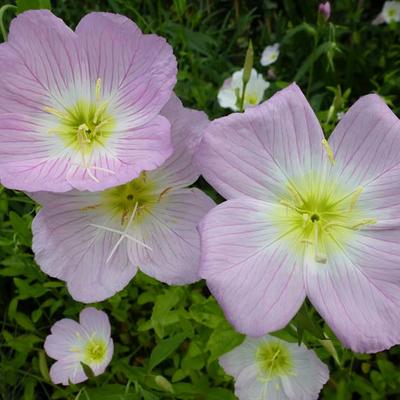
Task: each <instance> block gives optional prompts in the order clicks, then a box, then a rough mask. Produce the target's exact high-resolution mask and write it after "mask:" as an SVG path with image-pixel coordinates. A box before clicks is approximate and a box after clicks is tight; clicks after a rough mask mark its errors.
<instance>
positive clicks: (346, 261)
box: [305, 230, 400, 353]
mask: <svg viewBox="0 0 400 400" xmlns="http://www.w3.org/2000/svg"><path fill="white" fill-rule="evenodd" d="M395 233H396V232H395ZM381 234H382V232H379V235H377V234H376V232H375V233H374V232H373V231H372V230H362V231H360V232H359V233H358V234H355V237H354V239H353V240H352V241H351V242H349V243H348V244H347V246H346V247H345V246H343V245H341V244H340V242H339V241H332V243H331V244H330V245H331V246H332V248H331V249H330V251H329V254H332V256H331V257H328V260H327V263H326V264H315V263H314V262H313V261H312V259H311V258H306V264H305V281H306V291H307V295H308V296H309V298H310V300H311V302H312V303H313V305H314V306H315V308H316V309H317V310H318V312H319V313H320V314H321V315H322V317H323V318H324V319H325V320H326V321H327V323H328V324H329V325H330V327H331V328H332V330H333V331H334V333H335V334H336V336H337V337H338V338H339V339H340V341H341V342H342V343H343V344H344V345H345V346H347V347H350V348H351V349H352V350H353V351H356V352H362V353H365V352H366V353H374V352H378V351H381V350H384V349H387V348H389V347H391V346H393V345H395V344H397V343H399V341H400V323H399V321H400V291H399V278H400V274H399V268H398V265H399V260H400V254H399V251H398V248H399V243H400V242H399V239H400V238H399V233H396V236H397V239H396V240H395V241H389V237H390V234H389V232H387V235H385V236H386V239H387V240H388V241H387V242H386V241H385V237H382V236H381ZM396 242H397V243H396ZM335 243H338V245H335ZM333 246H337V248H336V249H334V248H333ZM339 246H340V247H339Z"/></svg>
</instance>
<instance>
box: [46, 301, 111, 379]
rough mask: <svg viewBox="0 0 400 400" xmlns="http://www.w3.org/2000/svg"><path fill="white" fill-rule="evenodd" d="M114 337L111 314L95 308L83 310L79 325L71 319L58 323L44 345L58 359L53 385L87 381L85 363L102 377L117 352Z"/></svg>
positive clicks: (54, 368) (53, 371) (55, 365)
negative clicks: (109, 316)
mask: <svg viewBox="0 0 400 400" xmlns="http://www.w3.org/2000/svg"><path fill="white" fill-rule="evenodd" d="M110 335H111V327H110V321H109V320H108V317H107V314H106V313H105V312H103V311H99V310H96V309H95V308H93V307H89V308H85V309H84V310H83V311H81V313H80V315H79V323H77V322H75V321H74V320H72V319H69V318H65V319H62V320H61V321H58V322H56V323H55V324H54V325H53V326H52V327H51V335H49V336H47V338H46V341H45V343H44V349H45V351H46V353H47V354H48V355H49V356H50V357H51V358H54V359H55V360H57V362H56V363H55V364H53V365H52V367H51V369H50V377H51V380H52V382H53V383H55V384H59V383H61V384H63V385H69V384H70V383H74V384H76V383H80V382H83V381H85V380H86V379H87V376H86V374H85V372H84V370H83V368H82V364H81V363H83V364H86V365H87V366H89V367H90V368H91V370H92V371H93V373H94V375H96V376H97V375H100V374H102V373H103V372H104V370H105V369H106V367H107V365H108V364H109V363H110V361H111V358H112V355H113V352H114V344H113V340H112V339H111V336H110Z"/></svg>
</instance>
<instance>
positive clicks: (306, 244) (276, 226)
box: [199, 84, 400, 352]
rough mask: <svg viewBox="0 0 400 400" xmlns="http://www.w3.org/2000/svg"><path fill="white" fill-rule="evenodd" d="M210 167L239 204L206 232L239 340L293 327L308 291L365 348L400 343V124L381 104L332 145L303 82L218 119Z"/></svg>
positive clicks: (372, 105) (209, 175) (361, 106)
mask: <svg viewBox="0 0 400 400" xmlns="http://www.w3.org/2000/svg"><path fill="white" fill-rule="evenodd" d="M199 161H200V163H201V166H202V172H203V174H204V176H205V178H206V179H207V180H208V181H209V182H210V183H211V184H212V185H213V186H214V187H215V188H216V189H217V190H218V191H219V192H220V193H221V194H222V195H223V196H224V197H225V198H228V199H230V200H228V201H227V202H225V203H223V204H221V205H219V206H217V207H216V208H214V209H213V210H212V211H211V212H210V213H209V214H208V215H207V216H206V217H205V219H204V220H203V222H202V223H201V225H200V231H201V238H202V239H201V240H202V261H201V269H200V275H201V276H202V277H203V278H205V279H207V283H208V286H209V288H210V290H211V292H212V293H213V294H214V295H215V297H216V298H217V300H218V301H219V303H220V304H221V306H222V307H223V309H224V310H225V313H226V315H227V317H228V319H229V320H230V321H231V323H232V324H233V325H234V326H235V327H236V328H237V329H238V330H239V331H240V332H243V333H245V334H248V335H250V336H261V335H264V334H265V333H267V332H272V331H276V330H278V329H280V328H283V327H284V326H285V325H286V324H287V323H288V322H289V321H290V320H291V318H292V317H293V316H294V315H295V314H296V312H297V311H298V310H299V308H300V306H301V304H302V303H303V301H304V299H305V296H306V295H307V296H308V298H309V299H310V301H311V302H312V304H313V305H314V306H315V308H316V309H317V311H318V312H319V313H320V314H321V316H323V318H324V319H325V320H326V321H327V323H328V324H329V325H330V327H331V328H332V330H333V331H334V332H335V334H336V335H337V337H338V338H339V339H340V340H341V341H342V342H343V343H344V345H346V346H348V347H350V348H351V349H353V350H354V351H358V352H377V351H380V350H383V349H386V348H389V347H391V346H393V345H394V344H397V343H400V322H399V321H400V290H399V289H400V205H399V196H400V121H399V120H398V118H397V117H396V116H395V115H394V114H393V113H392V112H391V110H390V109H389V108H388V107H387V106H386V104H385V103H384V102H383V101H382V100H381V99H380V98H379V97H378V96H376V95H369V96H365V97H362V98H361V99H360V100H358V101H357V102H356V103H355V104H354V105H353V106H352V107H351V108H350V110H349V111H348V112H347V113H346V115H345V116H344V117H343V118H342V119H341V120H340V122H339V124H338V126H337V128H336V129H335V131H334V132H333V134H332V135H331V137H330V140H329V144H328V142H327V141H326V140H325V139H324V136H323V133H322V130H321V127H320V125H319V123H318V120H317V118H316V116H315V114H314V113H313V111H312V109H311V107H310V105H309V104H308V102H307V100H306V99H305V98H304V96H303V94H302V93H301V91H300V90H299V88H298V87H297V86H296V85H295V84H293V85H291V86H289V87H288V88H286V89H284V90H282V91H280V92H278V93H277V94H276V95H275V96H273V97H272V98H271V99H270V100H269V101H267V102H265V103H263V104H261V105H260V106H257V107H255V108H253V109H249V110H247V111H246V112H245V113H244V114H232V115H230V116H228V117H225V118H220V119H218V120H216V121H213V122H212V123H211V124H210V126H209V127H208V129H207V131H206V133H205V135H204V139H203V142H202V145H201V146H200V150H199Z"/></svg>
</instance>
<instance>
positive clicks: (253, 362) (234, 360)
mask: <svg viewBox="0 0 400 400" xmlns="http://www.w3.org/2000/svg"><path fill="white" fill-rule="evenodd" d="M219 362H220V364H221V365H222V367H223V368H224V370H225V371H226V372H227V373H228V374H230V375H232V376H233V377H234V378H235V394H236V396H237V397H238V398H239V400H267V399H274V400H311V399H318V394H319V392H320V391H321V389H322V387H323V385H324V384H325V383H326V382H327V381H328V378H329V370H328V367H327V366H326V365H325V364H324V363H322V362H321V361H320V360H319V358H318V357H317V356H316V355H315V353H314V352H313V351H312V350H308V349H307V348H306V347H304V346H303V345H301V346H298V345H297V344H296V343H289V342H285V341H283V340H280V339H278V338H275V337H273V336H269V335H267V336H265V337H263V338H257V339H256V338H250V337H247V338H246V339H245V341H244V342H243V343H242V344H241V345H240V346H238V347H236V348H235V349H234V350H232V351H231V352H229V353H227V354H225V355H224V356H222V357H221V358H220V359H219Z"/></svg>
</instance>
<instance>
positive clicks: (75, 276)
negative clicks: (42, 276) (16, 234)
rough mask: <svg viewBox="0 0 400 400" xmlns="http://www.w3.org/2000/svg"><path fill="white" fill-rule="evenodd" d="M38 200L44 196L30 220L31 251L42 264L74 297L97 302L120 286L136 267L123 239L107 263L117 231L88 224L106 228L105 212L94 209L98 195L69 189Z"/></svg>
mask: <svg viewBox="0 0 400 400" xmlns="http://www.w3.org/2000/svg"><path fill="white" fill-rule="evenodd" d="M39 198H40V199H41V200H42V201H43V200H44V199H46V198H47V201H46V200H44V202H45V207H43V208H42V209H41V210H40V211H39V213H38V214H37V215H36V217H35V219H34V221H33V224H32V230H33V243H32V249H33V251H34V253H35V260H36V262H37V263H38V264H39V266H40V268H41V269H42V270H43V271H44V272H45V273H47V274H49V275H50V276H53V277H56V278H59V279H62V280H64V281H67V283H68V289H69V291H70V293H71V295H72V297H73V298H74V299H75V300H78V301H81V302H85V303H91V302H95V301H101V300H104V299H106V298H108V297H111V296H113V295H114V294H115V293H116V292H118V291H120V290H122V289H123V288H124V287H125V286H126V285H127V284H128V282H129V281H130V280H131V279H132V277H133V276H134V275H135V274H136V270H137V269H136V266H135V265H132V264H131V262H130V261H129V259H128V254H127V249H126V245H125V246H124V243H121V245H120V246H119V247H118V248H117V251H116V252H115V254H114V255H113V257H112V259H111V260H110V262H108V263H107V262H106V261H107V259H108V257H109V255H110V254H111V251H112V249H113V247H114V246H115V244H116V243H117V241H118V239H119V238H120V235H119V234H117V233H112V232H107V231H104V230H102V229H99V228H96V227H94V226H91V224H98V225H102V226H110V221H109V219H110V217H108V214H107V213H106V212H104V210H103V209H102V208H101V207H99V208H97V207H96V206H97V205H99V204H100V199H99V194H97V193H88V192H68V193H66V194H63V195H58V196H57V195H51V194H41V195H39ZM111 226H112V225H111Z"/></svg>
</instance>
